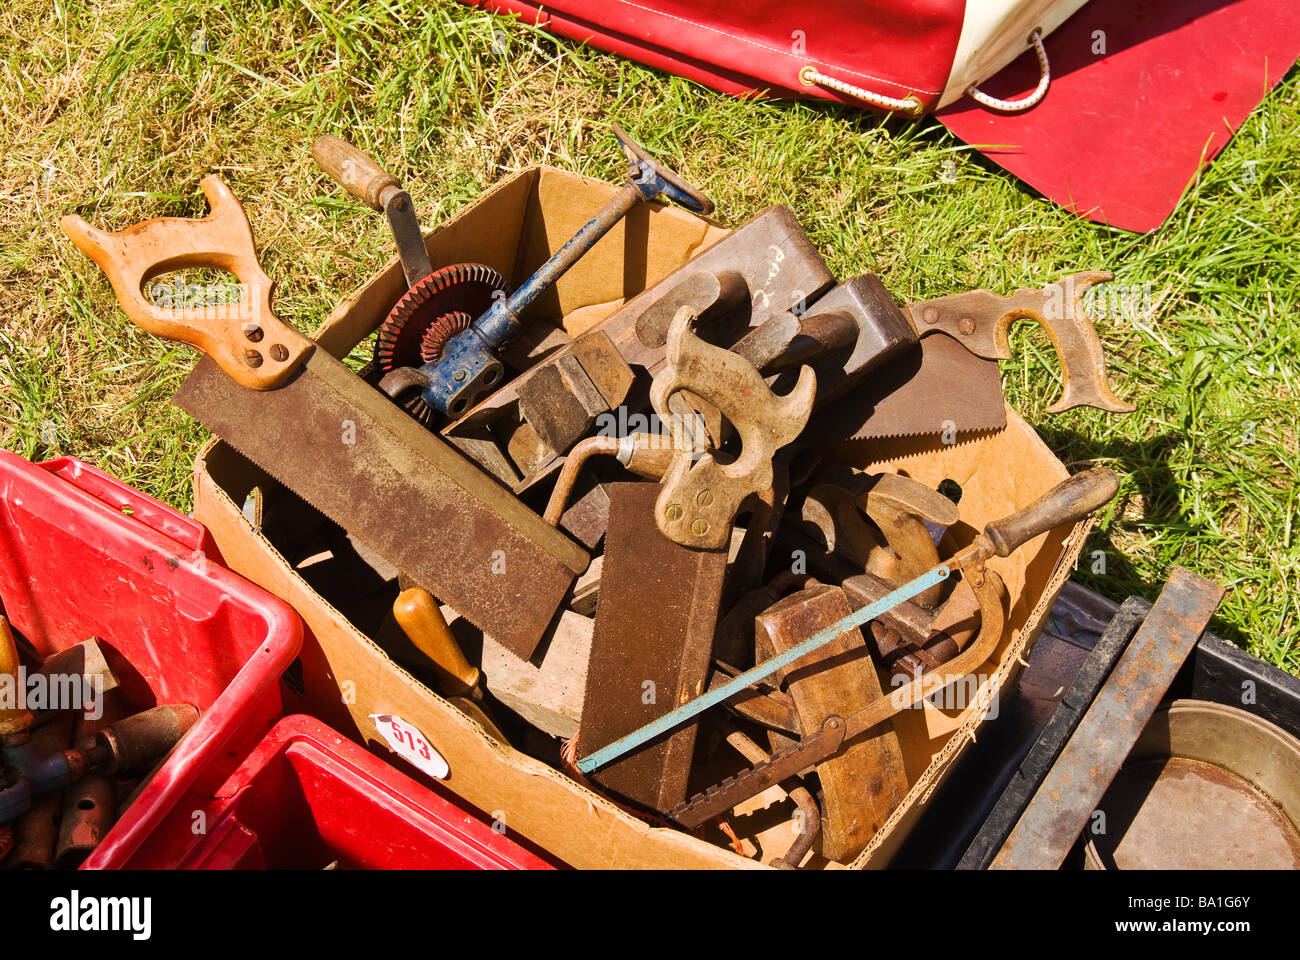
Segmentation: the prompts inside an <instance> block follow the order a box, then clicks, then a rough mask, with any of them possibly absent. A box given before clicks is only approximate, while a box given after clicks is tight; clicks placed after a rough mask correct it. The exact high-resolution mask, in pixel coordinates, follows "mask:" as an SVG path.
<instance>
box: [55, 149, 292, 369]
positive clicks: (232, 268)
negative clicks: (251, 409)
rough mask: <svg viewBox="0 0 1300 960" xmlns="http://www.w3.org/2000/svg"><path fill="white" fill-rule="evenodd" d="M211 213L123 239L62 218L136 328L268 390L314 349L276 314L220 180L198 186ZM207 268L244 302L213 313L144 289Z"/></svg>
mask: <svg viewBox="0 0 1300 960" xmlns="http://www.w3.org/2000/svg"><path fill="white" fill-rule="evenodd" d="M200 186H201V187H202V188H203V193H204V195H205V196H206V197H207V198H208V203H209V204H210V205H211V207H212V212H211V213H209V214H208V215H207V216H206V217H204V218H203V219H202V220H192V219H185V218H181V217H159V218H157V219H155V220H146V221H145V222H144V223H137V224H136V225H135V226H133V227H127V228H126V229H125V230H123V231H121V232H119V233H105V232H104V231H102V230H96V229H95V228H94V227H92V226H91V225H90V224H88V223H87V222H86V221H85V220H83V219H82V218H81V217H78V216H68V217H64V218H63V221H62V226H63V232H64V233H66V234H67V235H68V237H69V238H70V239H71V240H72V242H73V243H75V244H76V245H77V247H78V248H79V249H80V250H81V252H82V253H84V254H85V255H86V256H88V257H90V259H91V260H94V261H95V263H97V264H98V265H99V268H100V269H101V270H103V271H104V273H105V274H107V276H108V279H109V281H110V282H111V283H112V284H113V291H114V292H115V293H116V294H117V302H118V303H119V304H120V305H121V307H122V310H123V312H124V313H125V314H126V315H127V316H128V317H129V318H130V319H131V321H132V322H133V323H135V324H136V325H137V326H139V327H141V328H142V329H144V330H147V331H148V332H149V333H152V334H155V335H156V336H160V337H166V338H167V339H168V340H180V341H182V342H184V343H189V344H193V345H194V346H196V347H198V348H199V349H200V350H202V351H203V352H204V353H206V354H207V355H208V356H210V357H212V359H213V360H215V361H216V362H217V364H218V365H219V366H220V367H221V369H222V370H224V371H225V372H226V373H227V374H228V375H229V376H230V377H231V379H233V380H234V381H235V382H236V383H238V384H240V385H241V386H244V387H248V388H249V389H252V390H270V389H272V388H274V387H277V386H279V385H280V384H282V383H283V382H284V381H285V380H286V379H287V378H288V377H289V376H290V375H291V374H293V373H294V371H296V370H297V369H298V367H299V366H300V365H301V364H302V362H303V361H304V360H305V359H306V358H307V355H308V354H309V353H310V352H311V351H312V350H313V349H314V344H313V343H312V342H311V341H310V340H308V339H307V338H306V337H304V336H303V335H302V334H300V333H298V332H297V331H296V330H294V329H292V328H291V327H288V326H286V325H285V324H284V323H283V322H282V321H281V320H280V319H279V318H278V317H277V316H276V315H275V314H274V313H273V312H272V310H271V289H272V287H273V284H272V282H271V279H270V278H269V277H268V276H267V275H266V274H265V273H264V272H263V271H262V267H261V265H260V264H259V263H258V262H257V252H256V250H255V249H254V247H253V230H252V228H251V227H250V226H249V223H248V215H247V214H245V213H244V208H243V207H242V206H241V205H240V203H239V201H238V200H237V199H235V195H234V194H233V193H231V192H230V188H229V187H227V186H226V185H225V184H224V183H222V182H221V179H220V178H219V177H217V176H215V175H214V176H208V177H204V178H203V181H202V182H201V183H200ZM200 267H207V268H213V269H217V270H225V271H228V272H229V273H233V274H234V275H235V276H236V277H237V278H238V279H239V285H238V287H234V285H231V287H232V289H230V290H227V291H226V293H227V294H229V293H233V292H234V290H237V291H238V301H237V302H235V303H231V302H230V300H232V299H234V298H233V297H231V296H229V295H226V296H223V297H221V298H217V299H218V300H219V301H220V302H215V303H212V304H210V305H207V306H189V305H188V303H189V297H188V295H187V288H183V287H179V286H177V287H175V288H173V289H176V290H178V291H182V298H181V299H182V303H181V304H180V305H175V304H172V305H168V304H166V302H162V303H156V302H154V301H153V300H151V299H149V298H148V297H146V296H145V294H144V291H143V286H144V284H145V283H146V282H147V281H149V280H150V279H152V278H154V277H157V276H160V275H162V274H165V273H170V272H172V271H176V270H186V269H192V268H200ZM164 289H165V290H166V289H168V288H164Z"/></svg>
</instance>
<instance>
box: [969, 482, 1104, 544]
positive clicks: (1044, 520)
mask: <svg viewBox="0 0 1300 960" xmlns="http://www.w3.org/2000/svg"><path fill="white" fill-rule="evenodd" d="M1118 491H1119V478H1118V477H1117V476H1115V474H1114V472H1113V471H1111V470H1107V469H1106V468H1105V467H1094V468H1093V469H1091V470H1084V471H1083V472H1082V473H1076V474H1075V475H1074V476H1072V477H1070V478H1069V479H1068V480H1062V481H1061V482H1060V483H1058V484H1057V485H1056V486H1054V487H1053V488H1052V489H1051V490H1048V491H1047V492H1046V493H1045V494H1043V495H1042V496H1041V497H1039V498H1038V499H1037V500H1035V501H1034V502H1033V503H1031V504H1029V506H1027V507H1025V508H1024V509H1023V510H1017V511H1016V512H1015V513H1013V514H1011V516H1009V517H1003V518H1002V519H1001V520H994V521H993V522H992V523H990V524H989V525H988V526H986V527H985V528H984V536H985V537H987V538H988V540H989V542H990V543H991V544H992V545H993V549H994V551H995V552H996V553H997V555H998V556H999V557H1008V556H1010V555H1011V554H1012V553H1014V552H1015V551H1016V550H1018V549H1019V548H1020V547H1022V546H1024V545H1025V544H1026V543H1028V542H1029V541H1030V540H1032V539H1034V537H1037V536H1040V535H1041V534H1044V533H1046V532H1047V531H1049V530H1053V529H1055V528H1056V527H1059V526H1061V525H1062V524H1065V523H1074V522H1076V521H1078V520H1082V519H1083V518H1084V517H1086V516H1087V515H1088V514H1090V513H1092V512H1093V511H1094V510H1097V509H1098V508H1100V507H1103V506H1105V505H1106V504H1107V503H1109V502H1110V501H1111V500H1112V499H1113V498H1114V496H1115V494H1116V493H1117V492H1118Z"/></svg>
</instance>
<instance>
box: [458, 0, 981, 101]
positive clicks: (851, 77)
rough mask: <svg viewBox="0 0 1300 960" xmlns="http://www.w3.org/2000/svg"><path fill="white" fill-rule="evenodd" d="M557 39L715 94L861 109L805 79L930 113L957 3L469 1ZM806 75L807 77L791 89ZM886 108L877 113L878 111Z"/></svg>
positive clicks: (943, 76) (953, 47) (946, 62)
mask: <svg viewBox="0 0 1300 960" xmlns="http://www.w3.org/2000/svg"><path fill="white" fill-rule="evenodd" d="M475 6H481V7H486V8H488V9H490V10H496V11H499V12H508V13H516V14H519V16H520V17H521V18H522V19H523V20H524V21H525V22H527V23H532V24H536V25H538V26H541V27H543V28H545V29H547V30H550V31H551V32H553V33H555V34H558V35H559V36H562V37H568V38H569V39H571V40H577V41H579V42H589V43H591V44H592V45H594V46H597V47H600V48H602V49H604V50H609V51H612V52H614V53H618V54H622V55H623V56H626V57H629V58H631V59H633V60H639V61H641V62H642V63H646V64H649V65H650V66H652V67H658V68H659V69H662V70H667V71H669V72H671V73H676V74H680V75H681V76H683V77H687V78H689V79H691V80H697V81H699V82H700V83H704V84H707V85H708V86H710V87H713V88H715V89H717V90H721V91H723V92H725V93H731V94H736V95H738V96H752V95H754V94H756V93H760V92H765V93H769V94H772V95H775V96H785V97H810V96H812V97H825V98H828V99H832V100H840V101H842V102H845V103H852V104H855V105H857V106H861V105H862V102H863V101H862V99H860V98H858V97H855V96H852V95H850V94H847V93H845V92H843V91H840V90H837V89H835V88H833V87H831V86H827V85H823V84H816V83H813V84H809V83H808V80H807V73H806V69H807V68H808V67H810V66H811V67H813V68H814V69H815V70H817V71H818V72H820V73H822V74H824V75H826V76H830V77H833V78H837V79H839V80H841V81H843V82H845V83H847V84H850V85H852V86H854V87H857V88H860V89H862V90H865V91H868V92H872V93H876V94H878V95H879V96H881V97H883V98H888V99H894V100H903V99H905V98H908V97H915V102H916V107H915V108H913V109H914V111H915V112H920V111H921V110H930V109H933V108H934V107H935V106H937V105H938V103H939V98H940V96H941V95H942V93H943V91H944V87H945V84H946V82H947V80H948V76H949V73H950V71H951V69H952V65H953V58H954V55H955V54H956V51H957V42H958V40H959V38H960V36H961V29H962V20H963V17H964V15H965V10H966V0H902V2H900V0H822V2H818V3H792V2H790V0H748V2H745V3H736V2H735V0H646V2H640V0H559V2H557V3H547V4H546V5H545V6H544V7H543V6H541V5H540V4H537V3H529V2H526V0H475ZM801 71H805V78H804V79H801V78H800V73H801ZM877 106H883V107H885V108H886V109H888V108H889V107H888V106H887V105H885V104H877Z"/></svg>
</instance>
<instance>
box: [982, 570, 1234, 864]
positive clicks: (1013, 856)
mask: <svg viewBox="0 0 1300 960" xmlns="http://www.w3.org/2000/svg"><path fill="white" fill-rule="evenodd" d="M1224 593H1225V590H1224V587H1223V586H1222V585H1220V584H1218V583H1215V582H1214V581H1212V580H1207V579H1205V578H1204V577H1200V576H1197V575H1196V574H1194V573H1192V572H1191V571H1189V570H1186V569H1184V568H1182V567H1175V568H1174V569H1173V572H1172V573H1171V574H1170V577H1169V582H1168V583H1167V584H1166V585H1165V588H1164V589H1163V590H1161V591H1160V596H1159V597H1157V598H1156V602H1155V606H1153V607H1152V608H1151V613H1150V614H1148V616H1147V619H1146V621H1145V622H1144V623H1143V624H1142V626H1141V628H1140V629H1139V630H1138V632H1137V634H1136V635H1135V636H1134V637H1133V639H1132V641H1130V642H1129V645H1128V649H1127V650H1125V651H1124V654H1123V656H1121V657H1120V659H1119V662H1118V663H1117V664H1115V667H1114V669H1113V670H1111V672H1110V676H1109V677H1108V678H1107V679H1106V682H1105V684H1104V685H1103V686H1102V688H1101V691H1100V692H1099V693H1098V694H1097V697H1096V699H1095V700H1093V702H1092V705H1091V706H1090V707H1089V708H1088V712H1087V713H1085V714H1084V715H1083V719H1082V720H1080V721H1079V725H1078V727H1076V728H1075V731H1074V734H1073V735H1072V736H1071V737H1070V740H1069V742H1068V743H1067V744H1066V745H1065V747H1064V749H1062V750H1061V753H1060V755H1059V756H1058V757H1057V758H1056V763H1054V764H1053V765H1052V769H1051V770H1050V771H1049V772H1048V774H1047V776H1046V777H1045V778H1044V779H1043V782H1042V784H1041V785H1040V786H1039V787H1038V791H1037V792H1036V793H1035V794H1034V797H1033V799H1032V800H1030V801H1029V805H1028V806H1027V807H1026V808H1025V812H1024V813H1023V814H1021V816H1020V820H1019V821H1018V822H1017V823H1016V825H1015V827H1014V828H1013V829H1012V831H1011V834H1010V836H1008V837H1007V839H1006V842H1005V843H1003V844H1002V849H1001V850H1000V851H999V852H998V855H997V856H996V857H995V858H994V859H993V862H992V864H991V865H990V869H993V870H1056V869H1059V868H1060V866H1061V863H1062V862H1063V861H1064V860H1065V858H1066V856H1067V855H1068V854H1069V852H1070V849H1071V847H1073V846H1074V842H1075V840H1076V838H1077V837H1078V836H1079V834H1080V832H1081V831H1082V830H1083V829H1084V827H1086V826H1087V824H1088V819H1089V817H1090V816H1092V813H1093V811H1094V810H1096V809H1097V805H1098V804H1099V803H1100V802H1101V799H1102V797H1103V796H1104V795H1105V793H1106V789H1107V788H1108V787H1109V786H1110V784H1111V781H1112V780H1114V779H1115V775H1116V773H1118V772H1119V768H1120V766H1121V765H1122V764H1123V763H1124V759H1125V758H1126V757H1127V756H1128V755H1129V751H1130V750H1131V749H1132V747H1133V744H1134V742H1135V741H1136V740H1137V738H1138V736H1139V735H1140V734H1141V733H1142V730H1143V728H1144V727H1146V725H1147V721H1149V720H1150V719H1151V716H1152V714H1154V713H1155V710H1156V707H1157V706H1158V705H1159V703H1160V701H1161V699H1162V698H1163V697H1164V695H1165V691H1166V690H1168V689H1169V685H1170V683H1172V682H1173V679H1174V676H1175V674H1177V673H1178V670H1179V668H1180V667H1181V666H1182V664H1183V661H1184V660H1185V659H1187V655H1188V654H1189V653H1190V652H1191V650H1192V647H1194V646H1195V645H1196V641H1197V638H1198V637H1200V635H1201V633H1202V631H1204V630H1205V628H1206V626H1207V625H1208V624H1209V622H1210V618H1211V617H1212V616H1213V615H1214V611H1215V610H1217V609H1218V606H1219V603H1220V601H1221V600H1222V599H1223V595H1224Z"/></svg>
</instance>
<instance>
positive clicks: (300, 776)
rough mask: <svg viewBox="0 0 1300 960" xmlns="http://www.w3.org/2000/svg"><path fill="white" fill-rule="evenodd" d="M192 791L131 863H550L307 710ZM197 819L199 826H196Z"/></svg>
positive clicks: (533, 866)
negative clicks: (209, 788) (215, 785)
mask: <svg viewBox="0 0 1300 960" xmlns="http://www.w3.org/2000/svg"><path fill="white" fill-rule="evenodd" d="M196 793H197V791H192V792H191V793H190V795H189V796H188V797H187V798H186V802H184V803H182V804H179V805H177V806H176V807H175V808H174V810H173V811H172V812H171V814H170V815H169V816H168V817H167V818H166V819H165V820H164V821H163V822H162V823H161V824H160V825H159V827H158V829H157V830H156V831H155V832H154V833H153V835H152V836H150V837H149V838H148V839H147V840H146V841H145V843H144V844H143V845H142V846H141V847H140V849H139V850H138V851H137V852H136V855H135V856H134V857H132V858H131V860H129V861H128V862H127V863H126V864H124V865H125V866H127V867H133V868H135V867H139V868H167V867H181V868H185V869H207V870H214V869H231V868H235V869H258V868H267V869H299V870H302V869H307V870H311V869H316V870H319V869H322V868H324V867H325V866H326V865H328V864H331V863H337V864H338V867H339V868H340V869H424V870H428V869H435V870H465V869H478V870H495V869H519V870H548V869H551V868H550V866H549V865H548V864H547V863H546V862H545V861H543V860H541V859H539V858H538V857H536V856H534V855H533V854H532V853H530V852H529V851H527V850H525V849H524V848H523V847H521V846H520V845H519V844H517V843H515V842H514V841H513V840H511V839H510V838H509V837H508V836H506V835H504V834H498V833H496V832H495V831H493V830H492V828H491V827H489V826H487V825H486V824H484V823H481V822H479V821H478V820H476V819H474V818H473V817H471V816H470V815H469V814H468V813H466V812H465V811H463V810H461V809H460V808H459V807H457V806H456V805H455V804H453V803H451V802H450V801H448V800H445V799H443V798H442V797H440V796H439V795H438V794H436V793H434V792H433V791H431V790H429V789H427V788H426V787H423V786H421V785H420V784H418V783H416V782H415V781H414V780H412V779H411V778H410V777H407V776H406V775H404V774H402V773H399V772H398V771H397V770H395V769H393V768H392V767H391V766H389V765H388V764H387V763H385V762H384V761H383V760H381V759H379V758H378V757H376V756H374V755H372V754H370V753H368V752H367V751H366V750H364V749H362V748H361V747H359V746H357V745H356V744H355V743H352V742H351V741H349V740H346V739H344V738H343V737H342V736H341V735H339V734H338V733H336V732H334V731H333V730H331V729H330V728H329V727H327V726H325V725H324V724H323V723H321V722H320V721H319V720H316V719H315V718H313V717H308V716H305V715H303V714H296V715H294V716H290V717H285V718H284V719H283V720H281V721H280V722H279V723H277V724H276V725H275V727H274V728H272V730H271V732H270V733H269V734H267V736H266V738H265V739H264V740H263V741H262V742H261V743H260V744H259V745H258V746H257V747H256V749H254V750H253V752H252V753H251V754H250V755H249V757H248V759H247V760H245V761H244V763H243V764H242V765H241V766H240V767H239V769H238V770H236V771H235V772H234V774H232V775H231V777H230V779H229V780H227V781H226V783H225V784H223V785H222V786H221V787H220V788H219V789H218V790H217V791H216V792H215V794H211V795H208V796H207V797H198V796H196ZM196 824H201V825H202V829H201V832H200V833H199V834H198V835H196V833H195V825H196Z"/></svg>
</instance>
